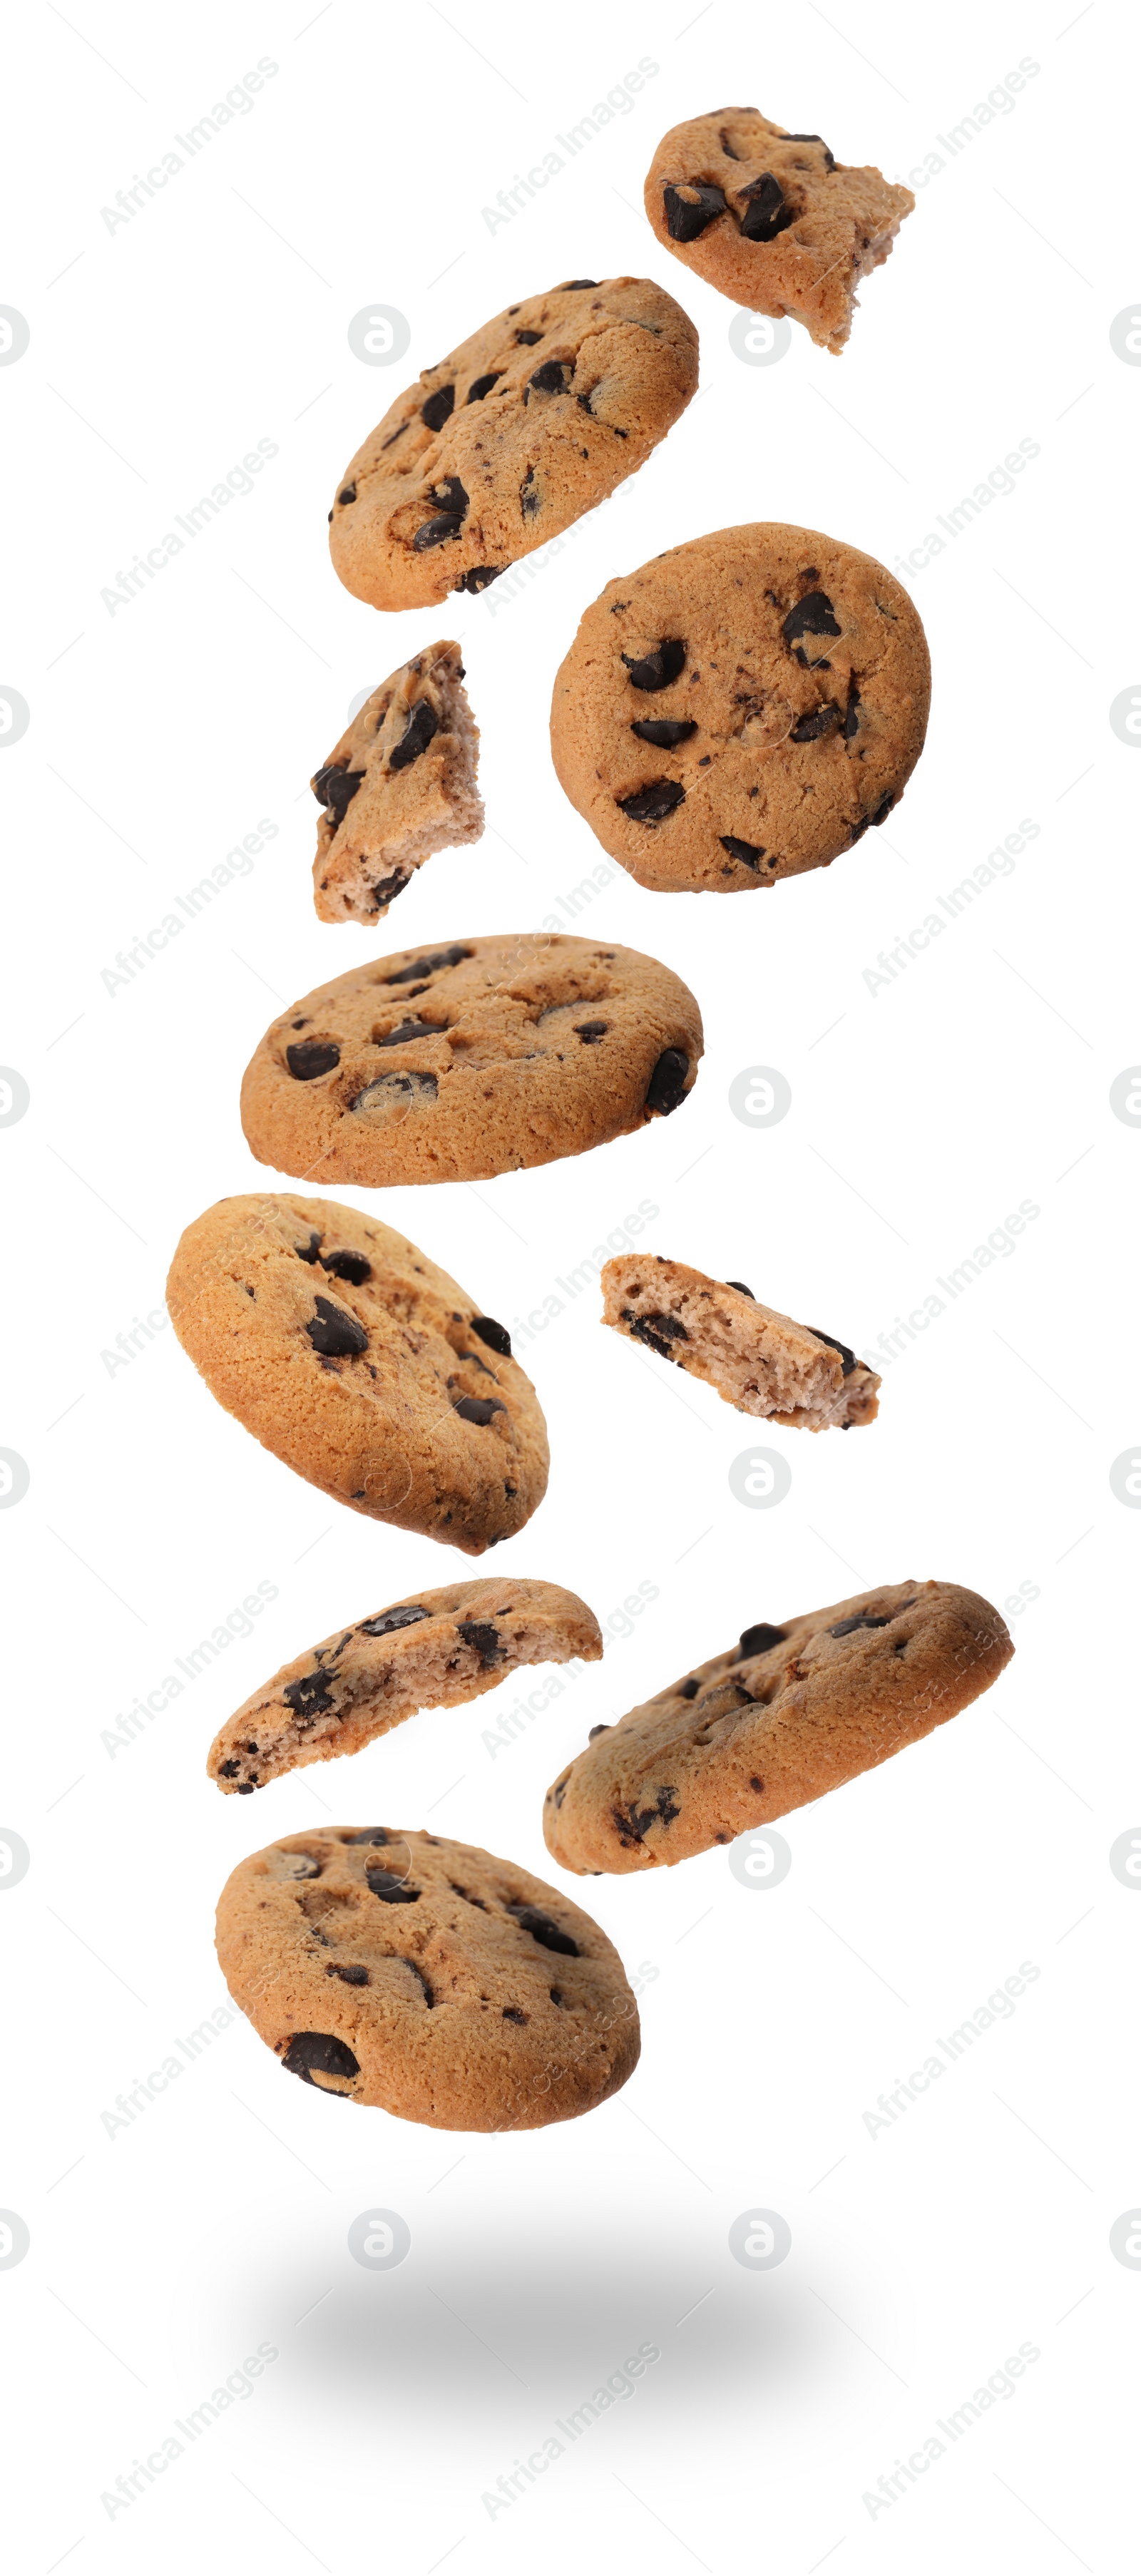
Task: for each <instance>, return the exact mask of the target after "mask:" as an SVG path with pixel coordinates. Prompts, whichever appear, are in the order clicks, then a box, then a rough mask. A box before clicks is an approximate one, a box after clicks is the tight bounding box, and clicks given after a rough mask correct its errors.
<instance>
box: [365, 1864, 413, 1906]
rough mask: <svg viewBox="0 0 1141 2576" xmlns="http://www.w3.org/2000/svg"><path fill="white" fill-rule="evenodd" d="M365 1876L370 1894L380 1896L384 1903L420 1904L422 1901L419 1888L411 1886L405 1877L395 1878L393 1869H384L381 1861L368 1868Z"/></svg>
mask: <svg viewBox="0 0 1141 2576" xmlns="http://www.w3.org/2000/svg"><path fill="white" fill-rule="evenodd" d="M365 1877H366V1879H367V1881H368V1889H369V1894H370V1896H379V1898H380V1901H381V1904H382V1905H418V1904H419V1902H420V1890H419V1888H418V1887H409V1886H408V1884H407V1882H406V1880H404V1879H403V1878H394V1877H393V1874H392V1871H391V1870H390V1869H382V1868H381V1866H380V1863H379V1861H377V1862H375V1863H374V1865H373V1867H372V1868H371V1869H366V1871H365Z"/></svg>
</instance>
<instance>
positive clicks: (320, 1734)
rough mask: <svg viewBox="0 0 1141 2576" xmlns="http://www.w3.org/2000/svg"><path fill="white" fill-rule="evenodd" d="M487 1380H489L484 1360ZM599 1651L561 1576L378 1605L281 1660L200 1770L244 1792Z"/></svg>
mask: <svg viewBox="0 0 1141 2576" xmlns="http://www.w3.org/2000/svg"><path fill="white" fill-rule="evenodd" d="M488 1332H491V1333H492V1334H493V1335H494V1336H495V1338H493V1340H492V1341H491V1342H490V1343H487V1342H484V1343H483V1347H484V1349H485V1351H489V1352H490V1351H498V1350H499V1348H500V1341H501V1339H502V1338H503V1328H502V1326H501V1325H498V1324H494V1325H493V1324H492V1323H491V1322H490V1320H489V1318H488V1317H487V1316H486V1315H480V1316H478V1317H477V1318H476V1320H475V1322H474V1324H473V1326H472V1335H471V1338H472V1339H474V1340H475V1341H476V1343H477V1345H478V1344H479V1343H480V1342H481V1341H482V1339H483V1336H484V1335H485V1334H486V1333H488ZM470 1356H471V1357H472V1358H473V1359H474V1358H475V1353H474V1352H472V1353H471V1355H470ZM481 1365H482V1363H481V1362H480V1361H478V1360H476V1366H477V1368H478V1367H480V1366H481ZM487 1376H488V1384H489V1385H491V1384H493V1383H494V1380H493V1377H492V1373H491V1368H490V1366H489V1367H488V1372H487ZM601 1653H602V1631H601V1629H600V1628H599V1625H598V1621H597V1619H596V1618H595V1616H594V1612H593V1610H588V1609H587V1606H586V1603H585V1601H580V1600H579V1598H578V1596H577V1594H576V1593H574V1592H563V1591H561V1590H560V1588H559V1585H558V1584H557V1583H528V1582H524V1581H523V1580H521V1578H520V1577H519V1576H518V1575H504V1577H503V1579H502V1581H501V1582H499V1583H490V1582H488V1581H487V1580H486V1579H484V1580H477V1581H475V1582H473V1583H449V1584H446V1585H445V1586H444V1589H443V1590H442V1591H440V1592H420V1593H417V1594H415V1595H410V1596H409V1598H408V1599H407V1600H405V1601H396V1602H391V1603H390V1604H389V1606H388V1608H387V1609H386V1610H374V1611H372V1612H371V1613H370V1615H369V1617H368V1618H367V1619H358V1620H356V1621H355V1622H354V1624H353V1625H352V1627H350V1628H345V1629H343V1630H339V1631H338V1632H337V1634H336V1635H334V1636H332V1637H326V1638H324V1639H323V1641H322V1643H321V1644H320V1645H319V1646H310V1647H309V1649H308V1651H307V1652H306V1653H305V1654H303V1655H295V1656H294V1658H293V1661H292V1662H291V1663H288V1664H283V1665H282V1667H281V1670H280V1672H278V1673H275V1674H274V1676H273V1679H272V1681H268V1682H263V1684H262V1686H261V1689H260V1690H256V1691H254V1692H253V1694H252V1696H251V1698H249V1699H248V1700H246V1701H245V1702H244V1704H243V1706H242V1707H241V1708H239V1709H238V1710H237V1711H236V1713H235V1715H234V1716H233V1717H230V1718H227V1720H226V1723H225V1725H224V1727H222V1729H221V1731H220V1732H219V1734H217V1735H216V1736H215V1738H214V1742H213V1744H212V1745H211V1747H210V1755H209V1760H208V1762H207V1765H206V1768H207V1770H208V1772H209V1774H210V1777H211V1779H212V1780H216V1781H217V1784H218V1787H219V1788H220V1789H223V1790H228V1791H230V1792H231V1793H236V1794H237V1796H238V1797H239V1798H245V1797H248V1796H249V1795H250V1793H251V1791H252V1790H254V1789H264V1787H265V1784H266V1782H267V1780H277V1779H280V1777H281V1775H282V1773H283V1772H284V1771H298V1770H300V1769H301V1767H302V1765H303V1764H304V1763H306V1762H331V1761H332V1760H333V1758H334V1756H335V1755H336V1754H338V1753H359V1751H360V1748H361V1746H362V1745H363V1744H371V1743H372V1741H373V1738H374V1737H375V1736H378V1735H387V1734H388V1732H389V1729H390V1728H391V1727H393V1726H399V1725H400V1723H401V1720H402V1719H403V1718H406V1717H412V1716H414V1715H415V1713H416V1711H417V1709H421V1708H455V1707H457V1706H458V1704H459V1703H460V1702H461V1701H466V1700H469V1699H478V1698H479V1696H480V1693H481V1692H483V1691H489V1690H494V1689H495V1686H496V1683H497V1682H501V1681H503V1680H504V1679H505V1677H506V1675H507V1674H508V1673H511V1672H517V1671H518V1670H519V1669H520V1667H521V1666H522V1665H524V1664H565V1663H569V1662H570V1660H571V1657H572V1656H577V1657H579V1658H581V1660H582V1662H583V1663H596V1662H597V1660H598V1657H599V1656H600V1655H601Z"/></svg>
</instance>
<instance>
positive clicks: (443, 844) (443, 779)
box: [310, 641, 483, 924]
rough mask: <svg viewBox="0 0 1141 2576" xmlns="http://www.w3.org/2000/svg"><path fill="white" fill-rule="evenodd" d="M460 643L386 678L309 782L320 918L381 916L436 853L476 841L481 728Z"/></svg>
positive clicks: (437, 648) (434, 648)
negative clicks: (315, 820)
mask: <svg viewBox="0 0 1141 2576" xmlns="http://www.w3.org/2000/svg"><path fill="white" fill-rule="evenodd" d="M463 683H464V666H463V663H462V661H461V660H460V648H459V645H458V644H449V643H447V642H446V641H445V642H443V643H439V644H429V645H428V646H427V647H426V648H425V650H424V652H422V653H416V654H414V655H413V658H412V660H411V661H410V662H405V663H404V664H403V665H402V667H401V668H400V670H399V671H394V672H393V673H392V676H391V678H390V679H387V680H383V681H382V682H381V685H380V687H379V688H378V689H374V690H373V693H372V696H371V697H370V698H366V700H365V703H364V705H363V707H358V709H357V712H356V714H355V716H353V717H352V719H351V721H350V723H349V724H348V726H347V727H346V730H345V732H344V733H343V734H342V735H341V739H340V741H339V742H337V743H334V745H333V748H332V750H331V752H330V753H329V757H328V759H327V760H326V761H323V762H322V764H321V767H320V769H319V770H318V771H317V773H316V776H315V777H314V778H312V779H311V780H310V785H311V787H312V789H313V793H314V795H315V797H316V799H317V802H318V804H319V805H323V806H324V808H325V811H324V813H323V814H322V816H321V820H320V823H319V824H318V827H317V856H316V858H315V859H314V862H313V901H314V905H315V907H316V910H317V913H318V915H319V917H320V919H321V920H322V921H364V922H368V923H370V924H371V923H372V922H375V921H380V920H382V919H383V917H384V915H385V913H386V912H387V910H388V907H389V904H390V903H394V902H395V900H396V897H397V895H398V894H403V892H404V889H405V886H406V885H409V884H410V883H411V881H412V877H413V875H414V873H415V870H416V869H417V868H420V867H423V864H424V861H425V859H427V858H430V857H431V856H432V853H433V851H434V850H451V849H458V848H462V847H463V846H465V845H466V844H467V843H469V842H471V841H478V839H479V837H480V834H481V832H482V830H483V804H482V801H481V798H480V794H479V790H478V788H477V786H476V760H477V745H478V742H479V732H478V729H477V727H476V724H475V720H474V718H473V716H472V711H471V708H470V707H469V705H468V701H467V693H466V691H465V689H464V685H463Z"/></svg>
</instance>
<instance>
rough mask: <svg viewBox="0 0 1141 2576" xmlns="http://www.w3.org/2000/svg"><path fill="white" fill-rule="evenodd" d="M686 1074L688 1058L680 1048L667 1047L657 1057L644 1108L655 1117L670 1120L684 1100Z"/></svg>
mask: <svg viewBox="0 0 1141 2576" xmlns="http://www.w3.org/2000/svg"><path fill="white" fill-rule="evenodd" d="M688 1072H689V1057H688V1056H687V1055H684V1054H683V1052H682V1050H681V1048H680V1047H667V1048H666V1049H665V1052H664V1054H662V1055H660V1056H659V1057H658V1061H657V1063H656V1065H655V1066H654V1070H653V1072H652V1074H651V1075H650V1083H649V1089H648V1091H647V1093H646V1099H645V1106H646V1108H647V1109H648V1110H651V1111H652V1112H653V1114H654V1116H655V1117H657V1118H672V1116H673V1113H674V1110H675V1109H680V1107H681V1104H682V1101H683V1100H684V1099H685V1083H686V1075H687V1074H688Z"/></svg>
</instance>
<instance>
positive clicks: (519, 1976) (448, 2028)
mask: <svg viewBox="0 0 1141 2576" xmlns="http://www.w3.org/2000/svg"><path fill="white" fill-rule="evenodd" d="M216 1942H217V1950H218V1959H219V1964H220V1966H221V1970H222V1974H223V1976H224V1978H225V1980H226V1984H227V1986H228V1987H229V1990H230V1993H231V1994H232V1996H233V1998H234V2001H235V2003H236V2004H237V2005H238V2006H239V2008H240V2010H241V2011H242V2012H244V2013H245V2015H246V2017H247V2019H248V2020H249V2021H251V2022H252V2023H253V2026H254V2029H255V2030H256V2031H257V2033H258V2036H259V2038H260V2039H264V2041H265V2043H266V2046H267V2048H271V2049H272V2050H273V2052H274V2055H275V2057H277V2058H278V2059H279V2060H280V2062H281V2064H282V2066H283V2067H284V2068H285V2069H286V2071H287V2072H288V2073H289V2074H290V2075H296V2076H299V2077H300V2079H301V2082H302V2083H303V2084H312V2085H314V2086H315V2087H316V2089H317V2091H318V2092H321V2093H333V2094H336V2095H337V2097H338V2098H339V2099H340V2100H341V2101H349V2102H359V2103H364V2104H367V2105H369V2106H371V2107H372V2108H373V2109H376V2110H382V2111H390V2112H391V2113H392V2114H393V2116H394V2118H396V2119H399V2120H418V2121H422V2122H423V2123H424V2124H425V2125H426V2126H427V2127H429V2128H433V2129H479V2130H484V2131H491V2132H495V2131H497V2130H508V2129H543V2128H547V2127H549V2126H550V2125H551V2123H552V2122H554V2121H556V2120H573V2119H576V2118H577V2117H578V2115H579V2113H580V2112H583V2111H592V2110H594V2109H595V2108H596V2106H597V2105H598V2103H600V2102H605V2101H606V2100H607V2099H608V2097H609V2095H610V2094H612V2093H616V2092H617V2091H618V2090H619V2088H620V2086H621V2085H623V2084H625V2082H626V2080H627V2078H628V2077H629V2076H630V2075H632V2074H633V2072H634V2068H635V2066H636V2065H637V2063H638V2051H639V2046H640V2033H639V2027H638V2007H637V2004H636V2003H635V2001H634V1997H633V1995H632V1993H631V1991H630V1988H629V1986H628V1984H627V1982H626V1977H625V1973H624V1971H623V1967H622V1962H621V1960H620V1958H619V1956H618V1953H617V1951H616V1950H615V1948H614V1947H613V1944H612V1943H611V1942H610V1941H608V1940H607V1938H606V1935H605V1933H604V1932H602V1931H601V1930H600V1929H599V1926H598V1924H597V1923H594V1922H592V1920H591V1917H590V1916H589V1914H584V1913H583V1911H582V1908H581V1907H580V1906H578V1905H574V1904H572V1903H571V1900H570V1898H569V1897H568V1896H565V1895H564V1894H563V1893H562V1891H561V1890H558V1891H556V1890H555V1889H554V1888H553V1887H548V1886H547V1885H546V1883H545V1881H544V1880H543V1879H541V1878H533V1877H532V1875H531V1872H530V1871H529V1870H526V1869H520V1868H519V1867H518V1865H517V1864H516V1862H514V1861H509V1860H497V1859H496V1858H495V1857H494V1855H493V1854H492V1853H491V1852H485V1851H480V1850H479V1849H478V1848H476V1847H475V1846H474V1845H472V1844H470V1843H458V1842H449V1841H446V1840H445V1839H444V1837H443V1836H442V1835H439V1834H427V1833H412V1832H408V1833H401V1832H398V1831H397V1830H396V1829H395V1828H392V1827H388V1826H385V1825H374V1826H364V1827H363V1828H356V1829H353V1828H346V1827H343V1826H341V1827H336V1828H332V1827H331V1828H329V1829H328V1830H327V1831H325V1830H322V1831H321V1832H320V1833H306V1834H290V1835H287V1836H286V1838H285V1839H284V1841H281V1842H276V1843H270V1844H269V1845H268V1846H267V1847H266V1849H265V1850H264V1851H259V1852H252V1853H251V1854H250V1857H249V1859H248V1860H244V1861H241V1862H239V1865H238V1867H237V1869H235V1870H234V1871H233V1872H232V1874H231V1876H230V1877H229V1878H228V1879H227V1881H226V1885H225V1887H224V1888H223V1890H222V1894H221V1897H220V1899H219V1902H218V1917H217V1932H216Z"/></svg>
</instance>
